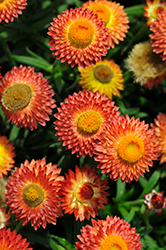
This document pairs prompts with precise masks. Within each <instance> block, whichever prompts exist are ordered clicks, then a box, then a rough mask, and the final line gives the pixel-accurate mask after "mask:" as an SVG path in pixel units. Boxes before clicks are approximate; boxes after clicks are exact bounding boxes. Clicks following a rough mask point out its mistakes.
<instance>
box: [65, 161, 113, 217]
mask: <svg viewBox="0 0 166 250" xmlns="http://www.w3.org/2000/svg"><path fill="white" fill-rule="evenodd" d="M101 177H102V175H101V174H97V169H96V168H93V169H92V170H91V167H90V165H85V166H82V167H81V169H79V168H78V166H76V167H75V173H74V172H73V171H71V170H69V174H66V175H65V180H64V182H63V184H62V188H61V193H62V194H63V198H62V199H61V202H62V209H63V210H65V213H69V214H72V213H73V212H74V215H75V218H76V220H78V219H80V221H83V220H84V219H85V217H86V218H87V220H89V219H90V215H91V216H92V217H95V216H96V215H98V208H101V209H104V205H103V204H107V203H108V202H107V198H106V196H107V195H109V193H107V192H106V191H105V190H107V189H108V188H109V187H108V186H106V184H107V183H108V181H107V180H101Z"/></svg>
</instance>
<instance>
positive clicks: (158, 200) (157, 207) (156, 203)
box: [144, 189, 166, 215]
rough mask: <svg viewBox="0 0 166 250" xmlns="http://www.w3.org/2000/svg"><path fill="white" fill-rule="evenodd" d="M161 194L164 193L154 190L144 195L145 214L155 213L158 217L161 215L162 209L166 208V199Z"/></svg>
mask: <svg viewBox="0 0 166 250" xmlns="http://www.w3.org/2000/svg"><path fill="white" fill-rule="evenodd" d="M163 194H164V191H160V192H156V190H154V189H152V191H151V193H149V194H145V195H144V197H145V200H144V203H145V204H146V206H147V210H146V211H145V213H147V212H150V211H156V213H157V214H158V215H161V214H162V209H163V208H166V197H164V196H163Z"/></svg>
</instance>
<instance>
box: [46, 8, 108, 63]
mask: <svg viewBox="0 0 166 250" xmlns="http://www.w3.org/2000/svg"><path fill="white" fill-rule="evenodd" d="M51 25H52V26H51V27H50V28H49V32H48V35H50V36H51V38H52V40H51V41H50V42H49V45H51V48H50V49H51V50H53V54H54V55H55V56H56V59H61V62H66V64H67V65H69V64H71V67H74V66H75V65H76V64H78V65H79V66H81V67H85V66H86V65H88V66H90V65H92V64H95V62H97V61H100V60H101V56H105V55H106V54H107V51H108V49H109V48H110V46H109V40H110V35H109V30H108V29H107V28H106V26H105V23H104V22H102V20H100V19H98V18H97V16H96V15H94V14H93V12H92V11H90V10H88V9H86V10H84V9H83V8H78V9H77V8H75V9H74V10H73V9H70V10H66V11H64V12H63V13H62V15H58V17H57V18H54V22H52V23H51Z"/></svg>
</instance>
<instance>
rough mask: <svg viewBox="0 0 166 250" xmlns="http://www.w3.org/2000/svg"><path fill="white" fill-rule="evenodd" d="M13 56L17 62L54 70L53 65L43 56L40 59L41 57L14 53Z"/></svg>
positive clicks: (50, 70) (49, 70)
mask: <svg viewBox="0 0 166 250" xmlns="http://www.w3.org/2000/svg"><path fill="white" fill-rule="evenodd" d="M12 58H13V59H14V60H16V61H17V62H20V63H24V64H27V65H31V66H35V67H38V68H40V69H44V70H45V71H48V72H52V65H51V64H50V63H48V62H47V61H46V60H44V59H43V58H42V57H40V59H39V58H33V57H29V56H18V55H12Z"/></svg>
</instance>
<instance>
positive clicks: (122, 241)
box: [76, 216, 142, 250]
mask: <svg viewBox="0 0 166 250" xmlns="http://www.w3.org/2000/svg"><path fill="white" fill-rule="evenodd" d="M77 237H78V239H79V241H77V242H76V249H77V250H94V249H95V250H141V249H142V244H141V242H140V241H139V240H140V236H139V234H138V233H136V229H135V228H134V227H130V224H129V223H128V222H127V221H125V220H123V219H120V218H119V217H116V216H115V217H112V216H111V217H109V216H107V218H106V220H98V221H95V220H94V219H92V226H90V225H86V226H85V227H83V228H82V229H81V235H78V236H77Z"/></svg>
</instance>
